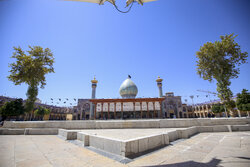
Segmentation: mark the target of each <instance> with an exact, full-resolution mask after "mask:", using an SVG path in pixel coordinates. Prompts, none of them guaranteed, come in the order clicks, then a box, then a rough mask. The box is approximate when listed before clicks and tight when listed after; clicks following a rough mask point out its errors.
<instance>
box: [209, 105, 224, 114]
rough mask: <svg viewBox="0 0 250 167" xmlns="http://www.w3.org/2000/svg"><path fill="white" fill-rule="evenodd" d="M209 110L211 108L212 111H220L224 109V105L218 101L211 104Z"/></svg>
mask: <svg viewBox="0 0 250 167" xmlns="http://www.w3.org/2000/svg"><path fill="white" fill-rule="evenodd" d="M211 110H212V112H213V113H222V112H224V111H225V109H224V105H223V104H220V103H218V104H213V105H212V109H211Z"/></svg>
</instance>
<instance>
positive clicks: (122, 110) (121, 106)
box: [121, 102, 123, 119]
mask: <svg viewBox="0 0 250 167" xmlns="http://www.w3.org/2000/svg"><path fill="white" fill-rule="evenodd" d="M121 119H123V102H121Z"/></svg>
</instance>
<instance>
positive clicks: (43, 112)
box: [34, 106, 50, 116]
mask: <svg viewBox="0 0 250 167" xmlns="http://www.w3.org/2000/svg"><path fill="white" fill-rule="evenodd" d="M34 113H35V115H36V116H44V115H48V114H50V109H47V108H44V107H41V106H39V107H38V109H36V110H35V112H34Z"/></svg>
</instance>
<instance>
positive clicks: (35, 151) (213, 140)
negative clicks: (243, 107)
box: [0, 131, 250, 167]
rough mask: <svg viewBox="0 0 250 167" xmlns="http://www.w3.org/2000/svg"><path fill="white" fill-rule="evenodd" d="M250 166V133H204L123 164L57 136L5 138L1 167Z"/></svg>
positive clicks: (2, 139)
mask: <svg viewBox="0 0 250 167" xmlns="http://www.w3.org/2000/svg"><path fill="white" fill-rule="evenodd" d="M249 164H250V132H249V131H245V132H220V133H200V134H197V135H195V136H192V137H191V138H189V139H185V140H184V139H181V140H176V141H174V142H171V143H170V144H169V145H168V146H166V147H163V148H161V149H159V150H156V151H153V152H150V153H148V154H145V155H143V156H140V157H137V158H134V159H131V161H130V162H128V163H121V162H119V161H117V160H114V159H112V157H111V158H110V157H107V156H105V155H102V154H100V153H97V152H95V151H92V150H91V149H89V148H86V147H82V146H79V145H76V144H74V143H71V142H69V141H65V140H63V139H61V138H60V137H58V136H57V135H42V136H41V135H1V136H0V166H1V167H14V166H16V167H31V166H36V167H45V166H46V167H47V166H48V167H58V166H60V167H64V166H65V167H66V166H67V167H79V166H84V167H85V166H157V167H163V166H166V167H175V166H176V167H179V166H200V167H205V166H239V167H248V166H249Z"/></svg>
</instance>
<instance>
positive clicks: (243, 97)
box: [236, 89, 250, 117]
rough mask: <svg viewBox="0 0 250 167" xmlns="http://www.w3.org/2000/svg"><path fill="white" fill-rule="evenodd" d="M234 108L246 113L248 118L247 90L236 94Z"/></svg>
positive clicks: (249, 97)
mask: <svg viewBox="0 0 250 167" xmlns="http://www.w3.org/2000/svg"><path fill="white" fill-rule="evenodd" d="M236 106H237V108H238V110H240V111H243V112H247V114H248V117H249V111H250V93H249V92H248V90H246V89H243V90H242V92H241V93H238V94H237V100H236Z"/></svg>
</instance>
